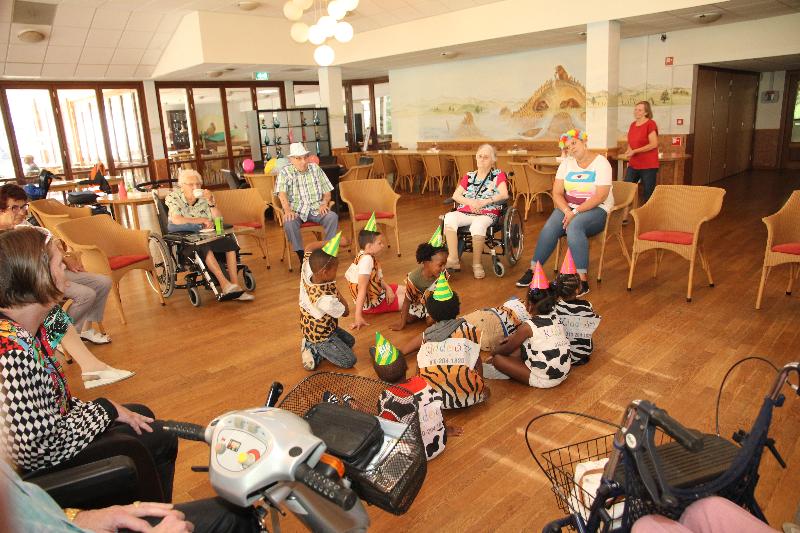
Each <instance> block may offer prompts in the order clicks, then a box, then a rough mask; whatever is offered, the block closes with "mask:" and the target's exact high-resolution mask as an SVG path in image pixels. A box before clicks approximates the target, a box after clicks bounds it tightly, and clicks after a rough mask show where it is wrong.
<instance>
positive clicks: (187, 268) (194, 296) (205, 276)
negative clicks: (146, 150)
mask: <svg viewBox="0 0 800 533" xmlns="http://www.w3.org/2000/svg"><path fill="white" fill-rule="evenodd" d="M151 194H152V195H153V202H154V203H155V207H156V214H157V215H158V216H157V218H158V225H159V227H160V228H161V235H157V234H155V233H151V234H150V243H149V246H150V256H151V257H152V258H153V264H154V265H155V271H156V276H155V280H154V281H152V282H151V285H153V289H154V290H157V291H160V292H161V294H163V295H164V297H165V298H168V297H170V296H171V295H172V293H173V292H174V290H175V289H187V290H188V293H189V301H190V302H191V303H192V305H193V306H194V307H200V306H201V305H202V303H203V301H202V297H201V293H200V288H205V289H207V290H210V291H211V292H213V293H214V296H215V298H216V299H217V300H218V301H221V300H229V299H233V298H235V297H237V296H238V295H239V294H241V293H231V294H223V293H222V290H221V289H220V287H219V286H218V281H217V280H216V278H215V277H214V275H213V274H211V272H210V271H209V270H208V268H207V267H206V264H205V261H204V258H203V257H201V256H200V246H201V245H203V244H208V243H209V242H212V241H215V240H217V239H222V238H230V239H233V240H234V241H236V243H237V244H238V243H239V241H238V240H236V235H235V234H234V233H233V232H232V231H231V229H232V228H233V226H229V225H226V227H225V235H222V236H220V235H216V234H215V233H211V234H204V233H193V232H172V233H170V232H169V231H168V223H169V218H168V217H169V214H168V210H167V205H166V203H164V200H163V199H162V198H161V197H160V196H159V194H158V189H152V190H151ZM242 255H251V254H249V253H244V252H239V251H237V252H236V271H237V273H239V274H241V276H242V280H243V283H242V286H243V287H244V288H245V289H246V290H247V291H254V290H255V288H256V278H255V276H253V273H252V272H251V271H250V268H249V267H248V266H247V265H245V264H244V263H242V262H241V256H242ZM217 261H219V263H220V267H221V268H223V269H224V268H225V257H224V256H222V257H220V256H219V255H217ZM181 273H183V274H185V276H184V278H183V282H182V283H178V274H181ZM155 283H157V284H158V287H156V286H155Z"/></svg>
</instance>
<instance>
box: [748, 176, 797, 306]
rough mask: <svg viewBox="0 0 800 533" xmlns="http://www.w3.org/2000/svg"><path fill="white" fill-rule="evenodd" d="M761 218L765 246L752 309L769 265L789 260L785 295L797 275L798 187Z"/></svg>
mask: <svg viewBox="0 0 800 533" xmlns="http://www.w3.org/2000/svg"><path fill="white" fill-rule="evenodd" d="M761 220H763V221H764V224H765V225H766V226H767V248H766V250H764V267H763V268H762V269H761V281H760V282H759V284H758V296H757V297H756V309H761V297H762V296H763V294H764V285H765V284H766V282H767V276H769V272H770V270H771V269H772V267H774V266H778V265H783V264H786V263H789V284H788V285H787V286H786V294H787V295H790V294H792V285H793V284H794V280H795V279H796V278H798V277H800V190H797V191H794V192H793V193H792V194H791V196H789V199H788V200H787V201H786V203H785V204H783V207H781V208H780V210H779V211H778V212H777V213H775V214H773V215H770V216H768V217H764V218H762V219H761Z"/></svg>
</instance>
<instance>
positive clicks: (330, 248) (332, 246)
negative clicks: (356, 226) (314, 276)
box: [322, 231, 342, 257]
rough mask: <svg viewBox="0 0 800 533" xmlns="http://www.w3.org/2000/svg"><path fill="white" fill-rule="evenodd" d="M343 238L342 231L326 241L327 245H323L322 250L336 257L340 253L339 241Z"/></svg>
mask: <svg viewBox="0 0 800 533" xmlns="http://www.w3.org/2000/svg"><path fill="white" fill-rule="evenodd" d="M341 240H342V232H341V231H340V232H339V233H337V234H336V235H335V236H334V237H333V239H331V240H329V241H328V242H326V243H325V246H323V247H322V251H323V252H325V253H326V254H328V255H329V256H331V257H336V256H337V255H339V241H341Z"/></svg>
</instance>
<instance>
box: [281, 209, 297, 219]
mask: <svg viewBox="0 0 800 533" xmlns="http://www.w3.org/2000/svg"><path fill="white" fill-rule="evenodd" d="M296 218H297V213H295V212H294V211H290V210H288V209H287V210H286V212H285V213H283V221H284V222H289V221H290V220H294V219H296Z"/></svg>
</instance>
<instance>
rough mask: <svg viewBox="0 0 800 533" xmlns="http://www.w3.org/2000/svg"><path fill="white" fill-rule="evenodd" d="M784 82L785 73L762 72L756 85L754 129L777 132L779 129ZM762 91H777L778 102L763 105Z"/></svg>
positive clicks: (783, 71) (782, 71)
mask: <svg viewBox="0 0 800 533" xmlns="http://www.w3.org/2000/svg"><path fill="white" fill-rule="evenodd" d="M785 81H786V71H785V70H780V71H777V72H762V73H761V80H760V81H759V83H758V107H757V108H756V129H757V130H777V129H780V127H781V107H783V99H784V98H785V97H786V95H785V94H783V92H784V91H783V85H784V83H785ZM764 91H778V101H777V102H771V103H764V102H762V101H761V94H762V93H763V92H764Z"/></svg>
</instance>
